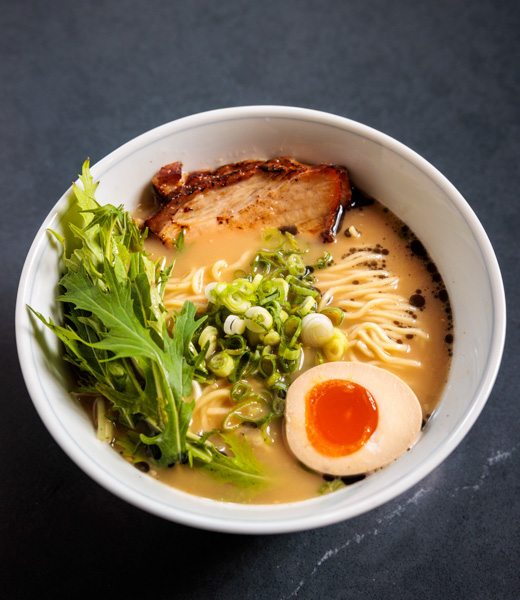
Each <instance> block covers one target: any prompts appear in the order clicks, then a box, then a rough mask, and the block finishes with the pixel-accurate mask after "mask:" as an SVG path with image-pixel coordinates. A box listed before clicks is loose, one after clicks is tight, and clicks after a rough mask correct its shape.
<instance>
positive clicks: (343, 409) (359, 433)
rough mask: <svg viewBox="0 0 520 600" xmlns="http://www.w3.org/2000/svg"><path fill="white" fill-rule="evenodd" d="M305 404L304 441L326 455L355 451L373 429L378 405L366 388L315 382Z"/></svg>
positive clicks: (347, 383) (338, 381) (339, 382)
mask: <svg viewBox="0 0 520 600" xmlns="http://www.w3.org/2000/svg"><path fill="white" fill-rule="evenodd" d="M305 403H306V404H305V429H306V433H307V438H308V439H309V441H310V443H311V444H312V446H313V447H314V449H315V450H317V451H318V452H319V453H320V454H324V455H325V456H331V457H337V456H347V455H348V454H352V453H354V452H356V451H357V450H359V449H360V448H361V447H362V446H363V445H364V444H365V443H366V442H367V441H368V440H369V439H370V436H371V435H372V434H373V433H374V431H375V430H376V427H377V422H378V418H379V415H378V410H377V404H376V402H375V400H374V398H373V397H372V395H371V394H370V392H369V391H368V390H367V389H365V388H364V387H363V386H361V385H358V384H357V383H353V382H352V381H346V380H344V379H331V380H328V381H323V382H321V383H318V384H316V385H315V386H314V387H313V388H312V389H311V390H310V391H309V392H308V393H307V395H306V399H305Z"/></svg>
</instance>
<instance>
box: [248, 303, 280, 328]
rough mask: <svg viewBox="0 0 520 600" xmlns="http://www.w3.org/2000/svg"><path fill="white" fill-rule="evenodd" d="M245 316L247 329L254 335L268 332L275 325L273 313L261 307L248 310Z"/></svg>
mask: <svg viewBox="0 0 520 600" xmlns="http://www.w3.org/2000/svg"><path fill="white" fill-rule="evenodd" d="M244 316H245V324H246V327H247V328H248V329H249V330H251V331H253V332H254V333H262V332H263V331H267V330H269V329H270V328H271V327H272V325H273V317H272V316H271V313H270V312H269V311H268V310H266V309H265V308H262V307H261V306H252V307H251V308H248V309H247V310H246V313H245V315H244Z"/></svg>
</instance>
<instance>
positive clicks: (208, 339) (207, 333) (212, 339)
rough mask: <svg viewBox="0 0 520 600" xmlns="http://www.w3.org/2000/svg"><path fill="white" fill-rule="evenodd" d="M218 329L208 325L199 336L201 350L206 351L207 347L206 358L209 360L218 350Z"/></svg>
mask: <svg viewBox="0 0 520 600" xmlns="http://www.w3.org/2000/svg"><path fill="white" fill-rule="evenodd" d="M217 336H218V329H217V328H216V327H213V326H212V325H207V326H206V327H204V329H203V330H202V333H201V334H200V336H199V348H200V349H201V350H204V348H205V347H206V345H207V350H206V358H209V357H210V356H211V355H212V354H213V352H215V350H216V349H217Z"/></svg>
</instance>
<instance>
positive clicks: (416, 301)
mask: <svg viewBox="0 0 520 600" xmlns="http://www.w3.org/2000/svg"><path fill="white" fill-rule="evenodd" d="M297 239H298V241H299V242H300V247H301V248H303V247H304V246H305V245H306V244H308V245H309V252H308V254H307V255H306V256H305V258H304V260H305V262H306V263H307V264H313V263H314V262H315V261H316V260H317V259H318V258H319V257H320V256H322V255H323V253H324V252H330V253H331V255H332V256H333V265H339V264H341V263H342V261H344V260H346V258H347V257H349V256H351V255H352V254H353V253H354V252H356V251H359V250H370V251H372V252H374V253H376V254H378V255H379V257H380V258H379V261H378V265H377V268H381V269H384V270H386V271H387V272H388V273H389V274H391V275H392V276H394V277H395V279H396V280H397V283H396V285H395V292H396V293H398V294H399V296H401V297H403V298H405V299H407V300H408V302H409V303H410V305H411V306H412V307H413V309H414V310H413V311H410V317H411V319H412V320H413V327H414V328H416V329H420V330H421V331H422V332H424V333H425V335H424V336H419V335H408V334H406V332H403V335H402V336H401V339H397V340H396V341H397V343H399V344H402V347H403V356H404V357H405V358H406V359H407V361H408V362H407V363H406V364H401V363H400V362H396V363H395V364H394V363H391V362H389V363H387V364H384V365H379V366H383V367H384V368H386V369H388V370H390V371H392V372H393V373H395V374H396V375H398V376H399V377H401V379H403V380H404V381H405V382H406V383H407V384H408V385H409V386H410V387H411V388H412V390H413V391H414V392H415V394H416V395H417V397H418V399H419V401H420V403H421V407H422V412H423V418H424V421H427V419H428V418H429V416H430V415H431V413H432V412H433V411H434V409H435V406H436V405H437V403H438V401H439V398H440V396H441V393H442V390H443V387H444V385H445V382H446V379H447V375H448V370H449V365H450V356H451V344H452V341H453V340H452V316H451V309H450V304H449V299H448V296H447V293H446V290H445V288H444V285H443V282H442V279H441V276H440V274H439V273H438V271H437V269H436V267H435V265H434V264H433V263H432V262H431V261H430V259H429V257H428V255H427V253H426V251H425V249H424V247H423V246H422V244H421V243H420V242H419V240H417V239H416V238H415V236H414V235H413V233H412V232H411V231H410V230H409V228H408V227H407V226H406V225H405V224H403V223H402V222H401V221H400V220H399V219H397V218H396V217H395V215H393V214H392V213H391V212H390V211H389V210H388V209H386V208H384V206H383V205H381V204H380V203H379V202H377V201H376V202H374V203H373V204H370V205H368V206H364V207H361V208H353V209H350V210H348V211H347V212H346V213H345V215H344V217H343V219H342V225H341V228H340V229H339V231H338V234H337V236H336V240H335V241H334V242H333V243H330V244H325V243H323V242H322V241H321V239H318V238H308V237H307V238H304V237H300V236H297ZM147 243H148V247H147V250H148V251H149V252H151V254H152V255H154V256H155V257H158V256H164V255H165V254H166V253H165V250H164V247H163V246H162V244H161V243H160V242H158V241H157V240H154V239H150V240H148V242H147ZM261 247H263V243H262V237H261V233H260V232H240V231H230V230H227V229H225V228H223V229H222V230H220V229H219V230H217V231H215V232H214V235H204V237H199V238H195V239H194V240H190V239H189V238H187V241H186V245H185V247H184V249H183V250H182V251H181V252H179V253H177V254H176V255H175V266H174V270H173V275H174V280H173V281H174V282H175V280H179V281H182V280H185V279H186V278H187V277H188V278H189V277H191V279H192V281H193V282H194V283H193V285H192V286H191V289H190V290H188V292H186V291H183V292H182V293H181V292H179V302H180V304H179V306H180V305H181V304H182V301H183V299H185V298H186V297H187V296H186V294H188V297H190V299H192V300H193V301H195V302H196V303H197V299H198V300H199V302H200V303H201V304H203V303H204V302H205V297H204V287H205V285H207V283H209V282H210V281H213V280H215V279H217V280H224V281H231V280H232V278H233V275H232V273H233V270H235V269H239V268H240V269H243V270H245V271H248V265H249V262H250V260H251V259H252V258H253V256H254V254H255V253H256V251H257V250H258V249H260V248H261ZM166 256H167V258H168V259H169V260H173V258H174V254H173V253H170V254H169V255H168V254H166ZM220 261H221V262H220ZM216 263H218V264H216ZM365 268H367V269H368V268H371V266H370V265H367V266H366V267H365ZM372 268H376V266H375V265H372ZM190 274H191V275H190ZM314 276H315V277H316V282H315V284H314V285H315V286H316V287H317V288H318V289H320V290H321V287H322V286H325V284H326V280H327V269H323V270H318V269H317V270H315V272H314ZM354 285H356V284H355V281H354ZM190 294H191V296H190ZM175 295H176V291H175V290H173V291H168V292H167V299H169V298H175ZM340 300H341V297H340V296H338V297H336V296H335V295H333V296H332V298H331V299H330V301H329V302H328V306H334V305H335V304H336V302H339V301H340ZM412 313H413V314H412ZM366 318H367V317H366V316H365V317H363V316H361V317H359V318H358V319H357V320H356V319H354V320H350V321H349V322H348V324H347V325H348V326H349V327H352V326H354V325H356V323H358V322H359V323H361V322H362V321H363V320H364V319H365V320H366ZM347 325H345V326H347ZM342 326H343V324H342ZM304 356H305V359H304V361H303V364H302V369H305V368H307V367H310V366H312V365H313V364H314V362H313V360H314V358H313V355H312V353H309V352H307V351H306V350H304ZM356 360H365V361H366V362H374V360H373V359H370V358H369V357H367V356H363V355H362V353H359V355H356ZM411 363H413V364H411ZM375 364H378V363H377V361H375ZM297 375H298V372H296V373H294V376H297ZM227 387H229V384H227V382H226V381H225V380H218V381H217V382H215V384H213V388H212V389H213V391H215V392H217V394H216V396H217V397H218V393H220V392H219V390H225V389H226V388H227ZM227 402H228V400H227V399H226V397H225V393H224V392H223V393H222V398H221V399H218V398H217V400H216V401H215V402H213V403H212V405H211V406H212V409H211V410H208V411H205V410H198V408H196V409H195V411H194V416H193V420H192V424H191V430H192V431H193V432H195V433H201V432H202V431H204V430H206V431H207V430H209V429H208V428H210V429H211V428H219V427H220V425H221V423H222V419H223V414H225V412H226V408H227V410H229V404H227ZM243 433H244V434H245V435H246V436H247V438H248V440H249V442H250V443H251V445H252V447H253V449H254V452H255V455H256V457H257V458H258V460H259V461H260V462H261V463H262V464H263V465H265V466H266V469H267V473H268V475H269V477H270V478H271V479H272V485H270V486H269V488H268V489H267V490H265V491H262V492H260V493H258V494H256V495H255V494H253V493H252V492H251V491H249V490H243V489H239V488H235V487H234V486H233V485H231V484H222V483H220V482H218V481H215V480H214V479H213V478H212V477H211V476H210V475H208V474H207V473H205V472H203V471H202V470H200V469H196V468H190V467H189V466H187V465H175V466H174V467H172V468H170V469H167V470H164V471H162V472H156V471H151V472H150V473H151V474H152V475H154V476H156V477H157V478H158V479H160V480H161V481H163V482H165V483H167V484H169V485H172V486H174V487H176V488H179V489H181V490H184V491H186V492H189V493H191V494H195V495H198V496H204V497H208V498H213V499H217V500H222V501H228V502H251V503H283V502H292V501H299V500H304V499H307V498H311V497H315V496H316V495H318V493H319V490H320V488H321V487H322V486H323V485H324V484H325V483H326V481H325V480H324V477H323V476H322V475H320V474H315V473H311V472H309V471H308V470H306V469H304V468H303V467H302V466H301V465H300V464H299V463H298V462H297V460H296V459H295V458H294V457H293V455H292V454H291V452H290V451H289V450H288V448H287V446H286V444H285V442H284V435H283V421H282V419H281V418H280V419H277V420H274V421H272V422H271V424H270V425H269V428H268V431H267V434H268V438H269V441H268V442H266V441H265V439H264V436H263V435H262V432H261V431H260V430H259V429H255V428H253V427H245V428H244V430H243Z"/></svg>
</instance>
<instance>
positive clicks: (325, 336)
mask: <svg viewBox="0 0 520 600" xmlns="http://www.w3.org/2000/svg"><path fill="white" fill-rule="evenodd" d="M333 335H334V326H333V325H332V323H331V321H330V319H329V318H328V317H326V316H325V315H324V314H320V313H311V314H307V315H305V316H304V317H303V319H302V332H301V339H302V342H303V343H304V344H306V345H307V346H310V347H311V348H320V347H321V346H323V344H325V343H326V342H328V341H329V340H331V339H332V337H333Z"/></svg>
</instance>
